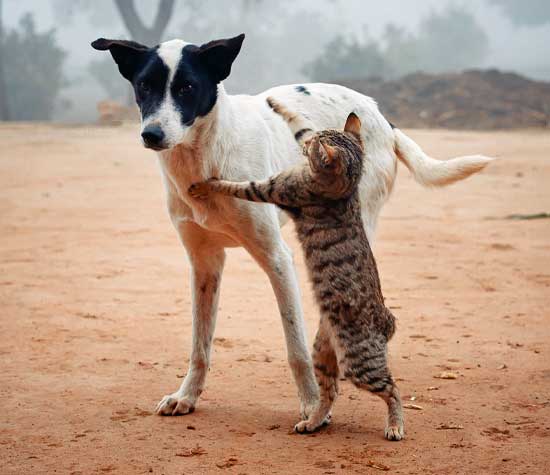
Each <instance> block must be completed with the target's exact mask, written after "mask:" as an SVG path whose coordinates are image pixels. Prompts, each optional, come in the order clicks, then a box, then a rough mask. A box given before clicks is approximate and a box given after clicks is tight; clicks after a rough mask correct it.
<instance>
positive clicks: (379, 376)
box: [189, 98, 404, 440]
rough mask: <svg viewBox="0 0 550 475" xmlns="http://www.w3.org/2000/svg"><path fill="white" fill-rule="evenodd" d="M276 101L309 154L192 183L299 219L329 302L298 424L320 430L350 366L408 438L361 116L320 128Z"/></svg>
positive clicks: (199, 194)
mask: <svg viewBox="0 0 550 475" xmlns="http://www.w3.org/2000/svg"><path fill="white" fill-rule="evenodd" d="M268 104H269V105H270V106H271V108H272V109H273V110H274V111H275V112H277V113H278V114H280V115H281V116H282V117H283V118H284V119H285V120H286V121H287V123H288V125H289V127H290V129H291V131H292V133H293V134H294V136H295V138H296V140H297V141H298V142H299V143H300V144H302V145H303V146H304V155H306V156H307V157H308V161H307V162H304V163H303V164H301V165H298V166H296V167H295V168H292V169H290V170H287V171H284V172H282V173H280V174H278V175H275V176H272V177H271V178H268V179H267V180H264V181H261V182H254V181H252V182H242V183H234V182H228V181H223V180H216V179H211V180H209V181H207V182H203V183H196V184H194V185H192V186H191V187H190V189H189V192H190V194H191V195H192V196H194V197H195V198H206V197H207V195H208V193H221V194H224V195H229V196H235V197H237V198H241V199H246V200H249V201H259V202H266V203H273V204H275V205H277V206H279V207H280V208H282V209H284V210H285V211H287V212H288V213H289V214H290V216H291V217H292V219H293V220H294V222H295V225H296V231H297V234H298V239H299V240H300V243H301V245H302V247H303V250H304V254H305V261H306V265H307V269H308V272H309V277H310V279H311V282H312V285H313V289H314V292H315V296H316V299H317V302H318V304H319V306H320V309H321V321H320V324H319V330H318V332H317V336H316V338H315V343H314V351H313V361H314V368H315V375H316V377H317V381H318V383H319V388H320V391H321V399H320V403H319V405H318V406H317V407H316V408H315V410H314V411H313V412H312V413H311V414H310V415H309V417H308V419H307V420H304V421H301V422H299V423H298V424H297V425H296V427H295V429H296V431H297V432H311V431H314V430H316V429H317V428H319V427H320V426H321V425H322V424H323V423H324V422H325V420H327V418H329V417H330V411H331V408H332V405H333V403H334V400H335V398H336V395H337V393H338V378H339V374H340V371H342V372H343V375H344V376H345V377H346V378H347V379H348V380H350V381H351V382H352V383H353V384H355V385H356V386H357V387H359V388H364V389H368V390H369V391H371V392H373V393H375V394H377V395H378V396H380V397H381V398H382V399H384V401H386V404H387V405H388V423H387V427H386V430H385V436H386V438H387V439H389V440H401V439H402V438H403V437H404V430H403V414H402V406H401V399H400V397H399V391H398V389H397V386H396V385H395V382H394V380H393V378H392V376H391V373H390V370H389V369H388V366H387V361H386V357H387V342H388V340H389V339H390V338H391V337H392V335H393V333H394V331H395V317H394V316H393V315H392V313H391V312H390V311H389V310H388V309H387V308H386V306H385V305H384V298H383V296H382V291H381V288H380V279H379V277H378V271H377V268H376V262H375V260H374V256H373V254H372V251H371V248H370V245H369V242H368V239H367V236H366V234H365V230H364V227H363V222H362V219H361V209H360V202H359V196H358V190H357V186H358V184H359V181H360V179H361V174H362V172H363V145H362V143H361V136H360V128H361V123H360V121H359V118H358V117H357V116H356V115H355V114H354V113H351V114H350V115H349V117H348V119H347V121H346V125H345V127H344V131H343V132H342V131H336V130H323V131H321V132H317V133H315V132H314V131H313V126H312V124H311V123H310V122H309V121H307V120H306V119H305V118H303V117H302V116H300V115H298V114H295V113H292V112H290V111H288V110H287V109H286V108H284V107H283V106H281V105H279V104H277V103H276V102H275V101H274V100H273V99H271V98H268Z"/></svg>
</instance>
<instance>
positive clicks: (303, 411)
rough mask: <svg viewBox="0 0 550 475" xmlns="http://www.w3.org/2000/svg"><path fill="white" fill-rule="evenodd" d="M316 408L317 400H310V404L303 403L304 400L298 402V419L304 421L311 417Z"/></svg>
mask: <svg viewBox="0 0 550 475" xmlns="http://www.w3.org/2000/svg"><path fill="white" fill-rule="evenodd" d="M318 406H319V400H318V399H312V400H311V401H310V402H305V401H304V400H302V401H301V402H300V418H301V419H302V420H304V421H305V420H307V419H309V416H311V414H313V413H314V412H315V411H316V410H317V407H318Z"/></svg>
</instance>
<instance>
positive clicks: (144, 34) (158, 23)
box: [114, 0, 175, 46]
mask: <svg viewBox="0 0 550 475" xmlns="http://www.w3.org/2000/svg"><path fill="white" fill-rule="evenodd" d="M114 2H115V5H116V6H117V9H118V12H119V13H120V17H121V18H122V21H123V22H124V25H125V26H126V29H127V30H128V32H129V33H130V36H131V38H132V39H133V40H135V41H138V42H139V43H143V44H145V45H148V46H154V45H157V44H159V43H160V40H161V38H162V35H163V34H164V31H165V30H166V27H167V26H168V22H169V21H170V18H171V17H172V12H173V11H174V2H175V0H160V3H159V6H158V8H157V14H156V16H155V20H154V21H153V24H152V25H151V26H150V27H147V26H145V24H144V23H143V21H142V19H141V18H140V16H139V14H138V12H137V11H136V6H135V3H134V0H114Z"/></svg>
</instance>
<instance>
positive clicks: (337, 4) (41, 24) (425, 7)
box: [4, 0, 550, 94]
mask: <svg viewBox="0 0 550 475" xmlns="http://www.w3.org/2000/svg"><path fill="white" fill-rule="evenodd" d="M518 1H521V2H522V4H523V5H524V6H525V8H529V3H530V1H532V0H518ZM539 1H540V0H539ZM548 1H550V0H548ZM96 2H98V3H100V4H101V5H102V8H101V9H100V13H99V14H96V15H95V16H93V15H91V14H90V13H89V12H85V13H83V12H82V11H80V10H79V9H75V14H74V15H73V18H72V20H70V21H69V20H68V18H66V17H64V15H63V14H62V12H61V13H60V12H59V11H57V12H56V11H55V8H58V9H59V8H61V7H60V6H63V5H64V4H65V5H66V4H67V3H69V4H70V2H67V3H64V2H63V0H4V23H5V26H6V27H8V28H9V27H10V26H15V25H16V24H17V22H18V21H19V19H20V18H21V16H22V15H23V14H24V13H25V12H29V11H30V12H32V13H34V14H35V19H36V22H37V26H38V29H39V30H41V29H46V28H50V27H53V26H56V27H57V29H58V39H59V42H60V43H61V44H62V46H63V47H64V48H65V49H66V50H67V51H68V58H67V63H66V66H67V68H66V69H67V72H68V73H69V76H70V77H72V79H75V78H78V76H79V75H82V74H87V73H86V72H85V69H84V68H85V67H86V66H87V64H88V63H89V62H90V60H91V59H93V58H97V52H95V51H93V50H92V49H91V48H90V47H89V43H90V41H92V40H93V39H95V38H97V37H99V36H107V37H108V36H120V35H121V34H125V30H124V27H123V26H122V23H121V22H120V19H119V17H118V14H117V12H116V11H115V9H114V7H113V5H112V1H110V0H96ZM177 2H178V3H177V4H176V5H177V6H176V12H177V16H179V18H174V19H173V20H172V22H171V23H170V25H169V26H168V31H169V32H172V35H173V36H176V37H180V38H182V39H185V40H187V41H193V38H188V37H186V36H185V32H178V31H177V28H178V25H179V24H181V23H182V21H181V18H182V17H183V16H185V15H186V14H191V15H192V12H189V11H188V8H187V7H186V2H185V0H177ZM232 3H233V2H230V1H227V2H226V3H225V2H224V6H225V5H228V6H229V5H231V4H232ZM156 4H157V2H153V1H151V0H142V1H138V6H139V9H140V11H141V12H143V13H144V14H145V17H149V18H151V19H152V16H153V14H154V13H153V12H151V11H150V10H149V9H150V8H151V6H153V5H154V6H155V7H156ZM289 5H291V6H292V8H293V9H294V10H297V9H300V8H299V7H302V8H303V9H304V10H306V11H314V12H318V13H319V14H320V15H321V16H322V18H324V19H325V20H326V21H327V22H328V23H327V24H328V25H329V27H330V28H334V31H335V33H343V32H347V33H350V34H356V35H358V36H361V35H363V34H364V31H365V28H367V29H368V32H369V34H370V35H371V36H373V37H375V38H376V37H379V36H380V35H381V33H382V32H383V30H384V28H385V26H386V24H387V23H389V22H392V23H394V24H396V25H400V26H406V27H407V28H408V29H409V30H411V31H417V29H418V25H419V22H420V20H421V18H422V17H425V16H426V15H427V14H429V13H430V11H432V10H441V9H442V8H445V7H446V6H447V5H458V6H463V7H465V8H466V9H467V10H469V11H470V12H471V13H472V14H474V16H475V17H476V19H477V21H478V23H479V25H480V26H482V27H483V28H484V29H485V31H486V33H487V35H488V37H489V42H490V51H489V54H488V55H487V58H486V60H485V62H484V64H483V66H486V67H498V68H500V69H505V70H515V71H519V72H521V73H523V74H525V75H528V76H531V77H535V78H540V79H545V80H547V81H550V55H549V54H548V49H549V45H550V23H547V24H546V25H543V26H539V27H529V28H526V27H517V26H516V25H514V24H512V23H511V21H510V20H509V19H507V18H506V17H504V16H503V15H502V13H501V12H500V10H499V9H497V8H495V7H493V6H491V5H490V4H489V2H487V1H485V0H458V1H457V0H414V1H410V0H384V1H380V0H339V1H338V0H333V1H332V2H320V1H316V0H294V2H290V4H289ZM289 8H290V6H289ZM106 12H107V13H106ZM108 12H111V13H112V14H109V13H108ZM304 16H305V17H306V21H307V13H305V14H304ZM222 17H223V15H222ZM198 20H199V19H198ZM240 32H241V31H235V32H234V33H235V34H238V33H240ZM245 32H246V31H245ZM271 53H272V54H280V55H284V54H285V52H284V51H281V52H277V51H275V52H271ZM90 87H92V88H93V87H96V88H97V85H96V86H90ZM96 92H97V89H96ZM97 93H98V94H99V92H97Z"/></svg>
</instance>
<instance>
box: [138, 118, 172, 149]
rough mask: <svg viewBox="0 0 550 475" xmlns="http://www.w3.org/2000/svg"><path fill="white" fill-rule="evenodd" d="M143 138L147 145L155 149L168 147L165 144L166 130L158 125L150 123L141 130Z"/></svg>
mask: <svg viewBox="0 0 550 475" xmlns="http://www.w3.org/2000/svg"><path fill="white" fill-rule="evenodd" d="M141 138H142V139H143V144H144V145H145V147H147V148H150V149H153V150H162V149H165V148H166V145H165V144H164V132H163V131H162V129H161V128H160V126H158V125H154V124H151V125H148V126H147V127H145V128H144V129H143V131H142V132H141Z"/></svg>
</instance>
